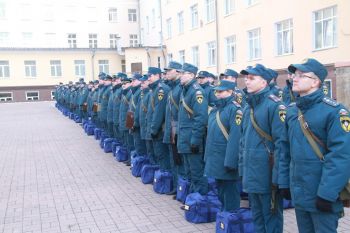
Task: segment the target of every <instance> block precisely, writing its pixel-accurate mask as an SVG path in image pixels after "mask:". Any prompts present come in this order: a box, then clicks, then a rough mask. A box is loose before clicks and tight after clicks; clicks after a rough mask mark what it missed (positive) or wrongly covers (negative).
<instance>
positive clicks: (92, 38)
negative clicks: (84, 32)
mask: <svg viewBox="0 0 350 233" xmlns="http://www.w3.org/2000/svg"><path fill="white" fill-rule="evenodd" d="M89 48H90V49H92V48H97V34H89Z"/></svg>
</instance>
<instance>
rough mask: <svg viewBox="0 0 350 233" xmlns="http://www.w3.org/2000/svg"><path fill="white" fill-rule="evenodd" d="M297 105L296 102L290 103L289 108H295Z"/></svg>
mask: <svg viewBox="0 0 350 233" xmlns="http://www.w3.org/2000/svg"><path fill="white" fill-rule="evenodd" d="M295 105H296V103H295V102H292V103H290V104H289V105H288V107H293V106H295Z"/></svg>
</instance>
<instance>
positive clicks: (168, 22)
mask: <svg viewBox="0 0 350 233" xmlns="http://www.w3.org/2000/svg"><path fill="white" fill-rule="evenodd" d="M171 24H172V22H171V18H169V19H167V20H166V28H167V38H168V39H170V38H171V36H172V33H171V32H172V29H171V27H172V25H171Z"/></svg>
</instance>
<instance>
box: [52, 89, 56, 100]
mask: <svg viewBox="0 0 350 233" xmlns="http://www.w3.org/2000/svg"><path fill="white" fill-rule="evenodd" d="M54 99H55V91H51V100H54Z"/></svg>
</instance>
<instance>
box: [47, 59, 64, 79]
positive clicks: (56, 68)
mask: <svg viewBox="0 0 350 233" xmlns="http://www.w3.org/2000/svg"><path fill="white" fill-rule="evenodd" d="M56 62H58V64H53V63H56ZM50 71H51V72H50V73H51V77H53V78H59V77H62V63H61V60H50Z"/></svg>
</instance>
